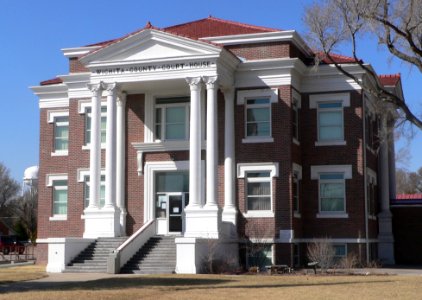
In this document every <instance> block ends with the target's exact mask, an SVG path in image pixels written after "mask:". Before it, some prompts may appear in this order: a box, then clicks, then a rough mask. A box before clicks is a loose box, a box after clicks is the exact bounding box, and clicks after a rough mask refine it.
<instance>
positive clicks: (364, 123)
mask: <svg viewBox="0 0 422 300" xmlns="http://www.w3.org/2000/svg"><path fill="white" fill-rule="evenodd" d="M362 118H363V182H364V183H363V184H364V186H363V189H364V191H365V192H364V199H365V236H366V263H367V264H369V224H368V191H367V188H368V186H367V182H368V174H367V172H366V97H365V93H362Z"/></svg>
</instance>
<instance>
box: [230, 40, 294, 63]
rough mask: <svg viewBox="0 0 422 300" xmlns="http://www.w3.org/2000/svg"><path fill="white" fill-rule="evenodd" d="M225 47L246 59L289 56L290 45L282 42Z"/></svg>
mask: <svg viewBox="0 0 422 300" xmlns="http://www.w3.org/2000/svg"><path fill="white" fill-rule="evenodd" d="M226 48H227V49H229V50H230V51H231V52H233V53H234V54H235V55H236V56H238V57H243V58H246V59H247V60H252V59H269V58H281V57H290V46H289V44H288V43H284V42H274V43H259V44H247V45H232V46H226Z"/></svg>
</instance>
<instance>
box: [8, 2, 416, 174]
mask: <svg viewBox="0 0 422 300" xmlns="http://www.w3.org/2000/svg"><path fill="white" fill-rule="evenodd" d="M1 2H2V9H1V11H0V36H1V44H0V92H1V94H2V100H1V101H0V161H1V162H3V163H4V164H5V165H6V166H7V167H8V168H9V169H10V170H11V174H12V176H13V177H14V178H15V179H17V180H19V181H21V178H22V176H23V171H24V170H25V168H27V167H29V166H31V165H36V164H38V152H39V151H38V147H39V142H38V140H39V109H38V102H37V98H36V97H35V96H34V94H33V93H32V91H31V90H30V89H29V86H34V85H38V84H39V82H40V81H42V80H45V79H50V78H53V77H55V76H56V75H62V74H66V73H67V72H68V64H67V60H66V58H65V57H64V56H63V55H62V52H61V51H60V49H62V48H68V47H77V46H83V45H87V44H92V43H95V42H100V41H104V40H108V39H113V38H116V37H120V36H122V35H125V34H126V33H129V32H132V31H134V30H136V29H138V28H141V27H144V25H145V24H146V23H147V21H151V23H152V24H153V25H154V26H157V27H166V26H169V25H175V24H179V23H183V22H188V21H192V20H197V19H201V18H205V17H207V16H208V15H213V16H215V17H218V18H223V19H228V20H234V21H239V22H245V23H250V24H254V25H260V26H267V27H273V28H280V29H295V30H297V31H298V32H299V33H301V34H303V33H304V32H305V28H304V25H303V22H302V17H303V7H304V5H306V4H307V3H309V2H310V1H308V0H297V1H284V0H283V1H282V0H271V1H270V0H261V1H256V0H242V1H238V0H201V1H191V0H184V1H174V0H172V1H169V0H159V1H151V0H148V1H144V0H120V1H111V0H102V1H89V0H61V1H50V0H37V1H31V0H3V1H1ZM362 48H363V49H362V50H364V51H365V52H362V55H361V56H362V58H363V59H364V60H365V61H366V62H370V63H371V64H372V65H373V66H374V68H375V69H376V71H377V72H378V73H380V74H385V73H399V72H400V73H401V74H402V80H403V85H404V92H405V97H406V100H407V102H408V103H409V105H410V106H411V107H412V108H413V109H414V110H415V111H417V112H418V114H419V115H420V114H421V113H422V101H421V96H420V93H417V92H416V91H417V88H418V87H420V86H417V85H418V84H419V85H420V84H421V83H422V75H421V74H420V73H419V72H418V71H417V70H416V69H413V70H412V69H410V68H409V67H408V66H406V65H403V64H402V63H400V62H398V61H396V60H393V61H392V62H388V55H387V53H386V52H385V51H383V50H382V49H378V48H377V45H376V42H375V41H374V42H372V41H369V40H366V41H365V44H364V47H362ZM421 137H422V134H421V133H418V134H417V136H416V137H415V138H414V139H413V140H412V142H411V144H410V146H409V147H410V150H411V151H410V154H411V161H410V162H409V164H408V166H407V167H408V168H409V169H410V170H416V169H418V168H419V167H420V166H422V155H420V154H419V153H418V152H419V151H418V150H419V149H422V138H421ZM402 145H404V143H403V142H401V143H400V145H398V146H399V147H401V146H402Z"/></svg>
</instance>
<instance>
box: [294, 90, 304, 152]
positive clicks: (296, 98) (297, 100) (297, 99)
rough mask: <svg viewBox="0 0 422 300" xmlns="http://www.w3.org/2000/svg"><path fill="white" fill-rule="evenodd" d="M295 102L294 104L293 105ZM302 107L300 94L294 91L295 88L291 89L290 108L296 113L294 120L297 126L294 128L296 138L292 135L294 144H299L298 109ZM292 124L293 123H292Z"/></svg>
mask: <svg viewBox="0 0 422 300" xmlns="http://www.w3.org/2000/svg"><path fill="white" fill-rule="evenodd" d="M295 103H296V105H294V104H295ZM301 108H302V96H301V95H300V94H299V93H298V92H296V91H295V90H292V110H293V112H294V114H296V122H297V128H296V131H297V132H296V135H297V138H296V137H295V136H293V143H294V144H296V145H300V142H299V139H300V137H299V131H300V130H299V125H300V122H299V110H300V109H301ZM292 125H293V124H292Z"/></svg>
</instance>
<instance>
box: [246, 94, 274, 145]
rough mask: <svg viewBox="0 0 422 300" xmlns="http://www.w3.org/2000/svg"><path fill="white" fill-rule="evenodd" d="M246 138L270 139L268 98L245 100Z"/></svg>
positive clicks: (269, 106)
mask: <svg viewBox="0 0 422 300" xmlns="http://www.w3.org/2000/svg"><path fill="white" fill-rule="evenodd" d="M246 137H247V138H250V137H271V105H270V99H269V98H254V99H246Z"/></svg>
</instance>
